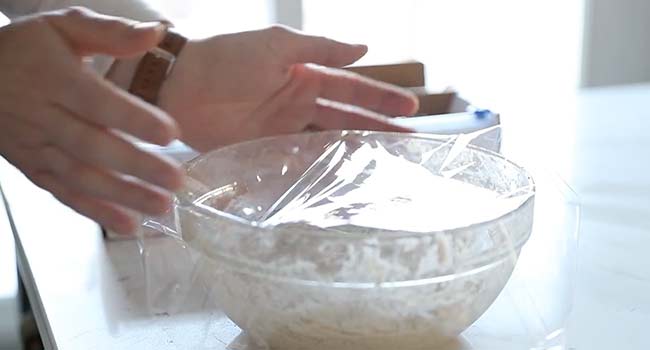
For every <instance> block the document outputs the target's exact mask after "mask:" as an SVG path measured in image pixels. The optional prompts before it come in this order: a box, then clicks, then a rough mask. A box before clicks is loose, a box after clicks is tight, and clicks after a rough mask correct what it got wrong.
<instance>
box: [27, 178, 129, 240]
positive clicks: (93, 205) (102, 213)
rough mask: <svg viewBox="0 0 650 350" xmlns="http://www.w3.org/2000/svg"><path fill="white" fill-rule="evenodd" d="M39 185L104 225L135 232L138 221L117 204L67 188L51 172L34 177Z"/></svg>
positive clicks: (124, 232)
mask: <svg viewBox="0 0 650 350" xmlns="http://www.w3.org/2000/svg"><path fill="white" fill-rule="evenodd" d="M32 181H34V183H36V184H37V185H38V186H40V187H42V188H44V189H46V190H48V191H50V192H51V193H52V194H53V195H54V197H56V198H57V199H58V200H60V201H61V202H63V203H64V204H66V205H68V206H70V208H72V209H74V210H75V211H76V212H78V213H80V214H81V215H84V216H87V217H89V218H91V219H93V220H95V221H97V222H98V223H99V224H100V225H102V226H103V227H106V228H108V229H110V230H111V231H115V232H117V233H121V234H131V233H133V232H135V230H136V228H137V226H138V222H137V220H136V219H135V218H134V217H133V216H132V215H131V214H129V212H128V211H127V210H125V209H123V208H120V207H119V206H117V205H114V204H111V203H108V202H105V201H102V200H98V199H94V198H91V197H88V196H84V195H81V194H78V193H75V192H73V191H70V190H68V189H67V188H66V186H65V185H64V184H62V183H61V182H59V180H58V179H57V178H56V177H54V176H52V175H51V174H49V173H38V174H36V175H35V176H34V178H33V179H32Z"/></svg>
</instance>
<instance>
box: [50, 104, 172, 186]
mask: <svg viewBox="0 0 650 350" xmlns="http://www.w3.org/2000/svg"><path fill="white" fill-rule="evenodd" d="M51 113H52V114H55V115H53V116H51V117H53V118H51V119H53V120H56V121H57V122H56V123H53V124H52V125H51V126H50V128H51V131H50V133H49V137H51V138H52V140H51V142H52V143H54V144H55V145H57V146H58V147H59V148H61V149H62V150H64V151H65V152H66V153H68V154H70V155H72V156H73V157H75V158H76V159H78V160H80V161H82V162H84V163H87V164H89V165H91V166H94V167H98V168H101V169H110V170H113V171H116V172H118V173H121V174H127V175H132V176H135V177H137V178H139V179H141V180H143V181H145V182H149V183H152V184H155V185H158V186H161V187H163V188H165V189H168V190H176V189H178V188H179V187H180V186H181V183H182V173H181V171H180V169H179V167H178V165H177V164H176V163H175V162H173V161H171V160H169V159H167V158H165V157H163V156H160V155H155V154H153V153H150V152H146V151H144V150H142V149H139V148H137V147H136V146H135V145H134V144H133V143H131V142H128V141H126V140H125V139H124V138H122V137H121V136H118V135H116V134H115V133H113V132H111V131H109V130H106V129H100V128H98V127H96V126H94V125H91V124H89V123H86V122H84V121H83V120H82V119H80V118H77V117H76V116H75V115H73V114H71V113H70V112H69V111H66V110H63V109H57V108H53V109H52V112H51ZM69 175H70V176H74V174H69Z"/></svg>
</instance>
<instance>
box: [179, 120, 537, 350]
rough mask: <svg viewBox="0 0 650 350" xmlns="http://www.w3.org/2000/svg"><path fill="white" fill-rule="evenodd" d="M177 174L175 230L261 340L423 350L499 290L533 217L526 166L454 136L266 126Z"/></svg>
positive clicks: (218, 292)
mask: <svg viewBox="0 0 650 350" xmlns="http://www.w3.org/2000/svg"><path fill="white" fill-rule="evenodd" d="M186 171H187V175H188V176H187V178H188V181H187V183H186V186H185V188H184V189H183V190H182V191H180V192H179V193H178V194H177V198H176V206H175V215H176V223H177V231H178V232H179V233H180V234H181V236H182V239H183V240H185V241H186V242H187V243H188V245H189V246H190V247H191V248H192V249H193V250H195V251H197V252H198V253H199V254H200V256H201V259H202V261H203V263H204V264H205V266H206V268H205V269H203V270H204V271H208V273H209V277H208V278H205V279H204V280H206V281H207V283H208V288H210V290H211V291H212V293H211V295H212V296H213V297H214V298H215V299H216V302H217V303H218V305H219V306H220V307H221V308H222V309H223V310H224V312H225V313H226V314H227V316H228V317H230V318H231V319H232V320H233V321H234V322H235V323H236V324H237V325H239V326H240V327H241V328H242V329H244V330H245V331H246V332H247V334H248V335H249V337H251V338H252V339H255V340H256V341H257V342H259V343H263V344H265V345H268V346H270V347H271V348H272V349H283V350H292V349H301V350H305V349H328V350H329V349H343V350H345V349H357V350H358V349H374V350H377V349H405V350H410V349H430V348H431V347H432V346H435V345H437V344H440V343H442V342H444V341H446V340H448V339H449V338H452V337H455V336H457V335H458V334H460V333H461V332H462V331H463V330H465V329H466V328H467V327H469V326H470V325H471V324H472V323H473V322H474V321H476V320H477V319H478V318H479V317H480V316H481V315H482V314H483V313H484V312H485V310H486V309H487V308H488V307H489V306H490V305H491V304H492V302H493V301H494V300H495V299H496V297H497V296H498V295H499V293H500V292H501V290H502V289H503V287H504V285H505V284H506V282H507V281H508V279H509V277H510V274H511V273H512V271H513V269H514V267H515V264H516V262H517V259H518V257H519V253H520V251H521V248H522V246H523V245H524V243H525V242H526V240H527V239H528V237H529V235H530V232H531V229H532V223H533V206H534V197H535V186H534V182H533V180H532V178H531V177H530V175H529V174H528V172H527V171H526V170H525V169H523V168H521V167H520V166H518V165H516V164H515V163H513V162H511V161H509V160H507V159H505V158H504V157H502V156H501V155H499V154H496V153H493V152H490V151H487V150H484V149H481V148H478V147H475V146H472V145H471V144H469V142H468V140H466V139H464V138H463V137H462V136H457V137H456V136H455V137H435V136H431V135H420V134H403V133H380V132H362V131H343V132H341V131H329V132H319V133H305V134H296V135H286V136H278V137H271V138H265V139H260V140H255V141H250V142H246V143H241V144H237V145H233V146H229V147H226V148H223V149H219V150H216V151H213V152H211V153H207V154H205V155H202V156H200V157H198V158H196V159H195V160H193V161H191V162H190V163H188V164H187V166H186ZM441 186H442V187H441ZM455 186H461V187H458V188H459V189H462V188H464V187H462V186H470V187H471V188H472V189H476V190H477V193H480V194H481V195H485V194H486V193H487V194H489V195H490V197H489V200H484V201H483V205H477V203H478V202H480V201H479V200H478V199H477V200H474V199H473V197H472V196H471V195H470V196H465V197H463V196H460V197H459V196H456V192H454V191H456V188H457V187H455ZM470 187H467V188H470ZM445 189H447V190H446V191H442V190H445ZM465 189H466V188H465ZM442 192H445V194H444V196H443V195H442ZM438 193H440V196H438V195H437V194H438ZM477 198H478V197H477ZM483 199H485V198H483ZM427 201H429V202H427ZM427 203H428V204H427ZM436 203H437V204H436ZM355 220H356V221H355Z"/></svg>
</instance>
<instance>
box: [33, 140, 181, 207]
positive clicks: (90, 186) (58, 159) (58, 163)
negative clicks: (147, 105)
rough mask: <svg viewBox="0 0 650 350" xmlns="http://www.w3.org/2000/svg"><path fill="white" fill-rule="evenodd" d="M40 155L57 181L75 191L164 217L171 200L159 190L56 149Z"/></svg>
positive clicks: (45, 150)
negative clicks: (93, 165)
mask: <svg viewBox="0 0 650 350" xmlns="http://www.w3.org/2000/svg"><path fill="white" fill-rule="evenodd" d="M40 153H41V156H42V157H43V158H44V159H47V160H48V163H49V166H50V169H51V172H52V174H53V175H54V176H55V177H56V178H57V180H58V181H59V182H60V183H61V184H63V185H65V186H66V187H68V188H70V189H72V190H74V191H75V192H78V193H82V194H84V195H86V196H89V197H93V198H98V199H102V200H105V201H108V202H113V203H116V204H119V205H121V206H125V207H127V208H130V209H133V210H136V211H138V212H142V213H144V214H149V215H159V214H163V213H164V212H165V211H167V209H169V206H170V202H171V197H170V195H169V194H166V193H165V192H163V191H161V190H158V189H155V188H153V187H151V186H145V185H143V184H139V183H136V182H133V181H129V180H127V179H124V178H120V177H118V176H117V175H116V174H112V173H110V172H108V171H105V170H101V169H98V168H95V167H91V166H88V165H86V164H84V163H82V162H80V161H78V160H76V159H74V158H72V157H70V156H68V155H67V154H65V153H63V152H62V151H61V150H59V149H57V148H56V147H52V146H49V147H45V148H44V149H42V150H41V152H40ZM72 174H74V176H72Z"/></svg>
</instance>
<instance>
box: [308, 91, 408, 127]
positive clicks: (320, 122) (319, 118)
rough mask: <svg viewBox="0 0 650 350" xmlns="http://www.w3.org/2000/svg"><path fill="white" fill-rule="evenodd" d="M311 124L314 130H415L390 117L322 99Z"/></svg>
mask: <svg viewBox="0 0 650 350" xmlns="http://www.w3.org/2000/svg"><path fill="white" fill-rule="evenodd" d="M315 108H316V112H315V113H314V117H313V120H312V122H311V124H310V129H312V130H370V131H385V132H413V130H411V129H408V128H405V127H402V126H398V125H394V124H392V123H391V122H390V119H389V118H387V117H384V116H382V115H378V114H376V113H372V112H369V111H367V110H363V109H361V108H358V107H352V106H349V105H343V104H340V103H336V102H331V101H325V100H320V99H319V101H318V102H317V103H316V107H315Z"/></svg>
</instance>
